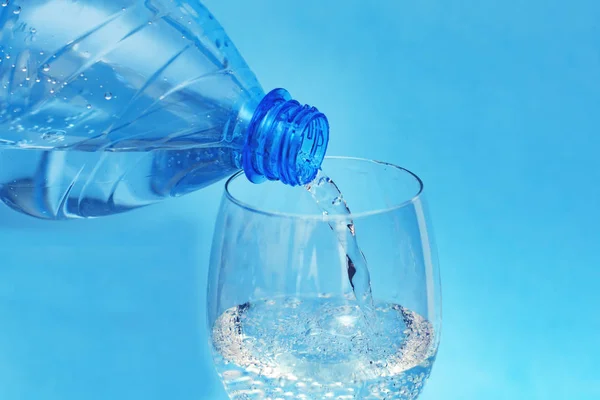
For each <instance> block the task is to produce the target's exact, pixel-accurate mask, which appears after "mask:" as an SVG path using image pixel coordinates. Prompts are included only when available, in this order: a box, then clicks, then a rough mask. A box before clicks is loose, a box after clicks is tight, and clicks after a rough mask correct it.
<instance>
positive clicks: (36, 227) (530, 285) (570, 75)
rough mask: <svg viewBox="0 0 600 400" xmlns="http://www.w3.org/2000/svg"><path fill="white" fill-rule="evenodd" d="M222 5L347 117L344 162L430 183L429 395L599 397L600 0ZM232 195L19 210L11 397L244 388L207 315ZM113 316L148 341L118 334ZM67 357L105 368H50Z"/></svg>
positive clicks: (6, 389) (8, 282) (341, 133)
mask: <svg viewBox="0 0 600 400" xmlns="http://www.w3.org/2000/svg"><path fill="white" fill-rule="evenodd" d="M204 3H205V5H206V6H207V7H208V8H210V9H211V10H212V11H213V12H214V14H215V15H216V17H217V19H219V20H220V22H221V23H222V24H223V26H224V27H225V28H226V30H227V31H228V33H229V35H230V37H231V38H232V40H233V42H234V43H235V44H236V45H237V47H238V48H239V50H240V52H241V53H242V55H244V57H245V58H246V60H247V62H248V64H249V65H250V66H251V67H252V68H253V70H254V71H255V72H256V74H257V76H258V77H259V79H260V81H261V83H262V84H263V86H264V88H265V89H266V90H269V89H271V88H274V87H285V88H287V89H288V90H289V91H290V92H291V93H292V95H293V96H294V97H296V98H297V99H299V100H300V101H303V102H307V103H311V104H314V105H315V106H317V107H319V109H321V110H322V111H323V112H325V113H326V114H327V116H328V117H329V120H330V123H331V127H332V131H331V142H330V148H329V154H330V155H352V156H360V157H367V158H374V159H380V160H385V161H389V162H393V163H397V164H400V165H402V166H404V167H407V168H409V169H411V170H413V171H415V172H416V173H418V174H419V175H420V176H421V177H422V178H423V180H424V181H425V185H426V193H427V196H428V199H429V204H430V208H431V214H432V217H433V223H434V226H435V230H436V236H437V244H438V249H439V258H440V263H441V268H442V281H443V292H444V332H443V337H442V344H441V348H440V353H439V358H438V361H437V364H436V366H435V367H434V371H433V374H432V377H431V379H430V381H429V383H428V384H427V387H426V390H425V393H424V395H423V397H422V399H423V400H439V399H444V400H454V399H456V400H462V399H465V400H469V399H473V400H480V399H486V400H494V399H528V400H529V399H532V400H533V399H541V400H553V399H569V400H586V399H598V398H600V377H599V374H598V367H597V362H596V360H597V358H598V356H600V345H599V341H600V334H599V332H600V317H599V316H598V310H597V305H598V304H600V289H599V288H598V284H599V283H600V269H599V268H598V267H599V266H600V257H599V256H598V250H597V249H598V247H599V245H600V233H599V231H598V225H599V223H600V211H599V209H598V208H599V206H600V185H599V183H600V160H599V158H598V153H599V150H600V139H599V135H598V127H599V126H600V124H599V123H600V121H599V120H600V111H599V110H600V22H599V21H600V3H599V2H597V1H570V2H565V1H555V0H545V1H538V0H535V1H534V0H530V1H519V2H517V1H502V2H500V1H476V0H471V1H458V2H457V1H455V2H447V1H438V0H422V1H413V2H406V1H404V2H401V1H396V0H387V1H383V0H381V1H372V2H365V1H358V0H346V1H343V2H342V1H323V0H304V1H302V2H290V1H279V0H252V1H222V0H204ZM221 193H222V184H221V183H219V184H217V185H213V186H212V187H210V188H208V189H205V190H203V191H201V192H198V193H194V194H192V195H189V196H187V197H184V198H181V199H177V200H172V201H168V202H166V203H164V204H160V205H157V206H153V207H150V208H148V209H145V210H139V211H135V212H131V213H129V214H128V215H123V216H118V217H115V218H109V219H106V220H102V221H101V220H98V221H91V222H90V221H82V222H83V223H84V224H80V223H78V222H77V223H76V225H74V226H66V225H52V227H50V226H49V225H47V224H45V223H40V222H38V221H31V220H30V219H28V218H26V217H21V216H17V215H15V214H14V213H12V212H11V211H9V210H7V209H4V208H3V209H2V211H1V212H0V217H1V220H0V238H1V240H2V241H3V243H5V246H4V249H3V253H4V260H3V267H2V270H1V272H0V275H1V276H0V297H2V298H4V299H9V300H8V301H6V302H4V303H3V304H2V305H1V306H0V317H2V318H3V319H4V320H5V321H9V322H10V323H9V325H8V326H4V327H2V330H3V331H4V333H3V334H2V335H0V336H1V340H3V341H4V343H2V346H0V350H1V351H2V354H0V360H2V359H3V360H5V362H6V363H3V362H1V361H0V372H1V373H0V376H2V377H4V378H5V382H0V387H2V388H3V389H2V393H3V394H4V398H6V399H7V400H11V399H17V398H26V399H29V398H36V395H35V394H36V393H38V394H40V395H38V396H37V398H46V399H53V398H54V397H52V393H59V392H60V388H61V387H63V385H64V387H67V386H69V387H71V388H72V391H73V393H74V397H73V398H87V399H92V398H95V397H93V394H90V392H93V391H92V389H94V388H95V390H98V391H99V392H98V393H100V392H102V390H106V391H107V392H106V393H108V392H110V391H111V390H112V392H110V393H119V394H120V397H121V398H145V399H164V398H172V399H186V398H200V399H225V398H226V397H225V395H224V394H223V391H222V389H221V388H220V383H219V382H218V380H217V378H216V375H215V373H214V372H213V369H212V366H211V364H210V358H209V355H208V353H207V349H208V347H207V344H206V336H205V329H206V327H205V322H204V314H203V313H204V306H205V304H204V301H205V300H204V290H205V275H206V272H207V267H208V256H209V251H210V244H211V235H212V231H213V226H214V220H215V217H216V213H217V209H218V204H219V200H220V195H221ZM123 229H125V231H124V232H125V233H122V232H121V231H120V230H123ZM118 232H121V233H118ZM65 237H70V239H69V242H68V243H70V244H71V245H69V246H65V245H64V243H65V241H64V238H65ZM125 243H126V244H125ZM7 254H8V255H7ZM84 259H85V260H87V261H86V263H84V264H82V263H81V260H84ZM77 260H79V264H80V265H77V266H75V265H72V263H74V262H75V261H77ZM128 267H130V268H128ZM61 274H62V275H61ZM61 276H62V278H61ZM90 276H91V277H92V278H93V279H90ZM81 285H84V286H85V287H84V288H83V289H81V287H82V286H81ZM74 299H77V302H74ZM42 304H43V305H44V307H47V309H44V310H42V311H40V307H41V306H40V305H42ZM124 305H126V306H124ZM110 307H115V309H118V310H125V311H123V318H124V320H127V321H130V320H128V319H127V318H131V321H133V322H132V328H131V330H130V332H131V336H130V337H125V338H124V337H123V336H122V335H117V333H116V332H111V330H110V329H108V330H106V328H103V327H105V326H106V324H105V323H106V322H107V321H108V320H106V319H102V318H107V319H108V318H109V317H108V316H106V315H104V314H102V313H101V312H100V311H98V310H105V309H109V310H110V309H111V308H110ZM65 308H67V309H70V310H71V313H69V312H66V313H65V312H64V309H65ZM57 310H61V311H57ZM90 310H91V311H90ZM94 310H96V311H95V312H94ZM128 312H129V313H130V314H127V313H128ZM86 313H87V314H89V315H90V317H89V318H90V321H86V324H85V326H86V329H90V331H89V332H88V333H87V336H86V337H88V338H89V339H88V340H89V341H88V342H83V343H80V342H78V343H77V345H78V346H80V347H77V346H75V345H73V340H75V339H78V340H81V336H77V335H74V336H73V338H71V337H70V336H69V332H72V331H73V330H76V329H77V328H76V327H77V326H81V322H82V319H83V320H85V316H82V315H86ZM92 316H93V317H92ZM94 323H97V329H94ZM140 333H143V335H140ZM113 334H114V335H115V336H111V335H113ZM31 343H37V346H42V347H40V348H35V345H32V344H31ZM28 346H29V347H28ZM31 346H34V347H33V348H32V347H31ZM111 346H112V347H113V348H119V351H120V352H121V353H120V354H116V355H115V354H107V353H106V348H111ZM44 354H49V355H48V356H47V357H46V356H45V355H44ZM49 359H53V360H56V359H59V360H60V362H61V363H63V364H60V363H59V364H56V363H54V364H48V363H47V360H49ZM15 360H19V363H21V368H20V369H18V370H15V369H14V368H13V369H11V368H9V366H10V365H11V363H13V364H14V363H15V362H16V361H15ZM90 360H94V362H93V363H91V362H90ZM90 363H91V364H90ZM67 366H69V367H70V368H72V369H73V370H76V367H78V366H79V367H81V368H83V369H86V368H87V369H88V370H94V371H96V372H95V377H96V379H97V381H85V380H83V381H80V380H77V379H76V378H75V377H73V376H67V374H65V375H64V376H63V375H61V374H56V373H55V374H54V376H55V379H54V380H53V381H52V382H43V379H41V380H40V377H43V376H45V375H44V371H49V370H53V371H54V372H56V370H57V369H58V370H60V369H61V368H66V367H67ZM65 370H66V369H65ZM148 377H150V379H149V378H148ZM28 380H30V381H31V382H35V383H31V384H30V387H32V388H33V387H35V388H36V389H35V390H34V389H31V391H29V392H27V395H29V396H31V397H27V396H25V395H23V394H21V397H19V396H20V395H19V390H20V389H19V388H20V387H23V384H24V383H26V382H27V381H28ZM77 385H80V386H79V389H77V388H78V386H77ZM94 385H95V386H94ZM77 390H80V392H81V393H80V394H81V396H79V397H77V396H75V392H77ZM36 391H37V392H36ZM40 396H41V397H40ZM56 398H60V397H56ZM98 398H103V397H98ZM113 398H119V397H113Z"/></svg>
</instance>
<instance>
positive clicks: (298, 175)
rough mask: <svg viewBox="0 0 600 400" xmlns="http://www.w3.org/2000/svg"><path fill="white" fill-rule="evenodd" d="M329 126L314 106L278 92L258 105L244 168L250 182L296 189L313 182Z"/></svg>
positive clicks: (247, 134) (246, 150) (250, 131)
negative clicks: (275, 184) (276, 184)
mask: <svg viewBox="0 0 600 400" xmlns="http://www.w3.org/2000/svg"><path fill="white" fill-rule="evenodd" d="M328 141H329V124H328V122H327V118H326V117H325V115H324V114H322V113H320V112H319V110H317V109H316V108H314V107H311V106H308V105H304V106H303V105H301V104H300V103H298V102H297V101H296V100H292V98H291V96H290V94H289V93H288V92H287V91H286V90H285V89H275V90H273V91H271V92H270V93H269V94H267V95H266V96H265V97H264V98H263V99H262V101H261V102H260V104H259V105H258V106H257V108H256V110H255V111H254V114H253V116H252V120H251V122H250V124H249V125H248V129H247V133H246V140H245V143H244V149H243V152H242V167H243V169H244V172H245V173H246V176H247V177H248V179H249V180H250V181H251V182H254V183H260V182H263V181H264V180H267V179H268V180H279V181H281V182H283V183H285V184H286V185H290V186H297V185H304V184H306V183H309V182H311V181H312V180H313V179H314V177H315V176H316V174H317V171H318V170H319V168H320V167H321V163H322V162H323V158H324V157H325V151H326V150H327V143H328Z"/></svg>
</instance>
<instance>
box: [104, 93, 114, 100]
mask: <svg viewBox="0 0 600 400" xmlns="http://www.w3.org/2000/svg"><path fill="white" fill-rule="evenodd" d="M104 98H105V99H106V100H110V99H112V98H113V95H112V93H111V92H106V93H104Z"/></svg>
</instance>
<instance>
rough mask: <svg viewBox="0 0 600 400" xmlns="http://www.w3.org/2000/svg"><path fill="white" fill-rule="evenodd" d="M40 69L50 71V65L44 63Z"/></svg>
mask: <svg viewBox="0 0 600 400" xmlns="http://www.w3.org/2000/svg"><path fill="white" fill-rule="evenodd" d="M42 69H43V70H44V72H48V71H50V65H48V64H44V66H43V67H42Z"/></svg>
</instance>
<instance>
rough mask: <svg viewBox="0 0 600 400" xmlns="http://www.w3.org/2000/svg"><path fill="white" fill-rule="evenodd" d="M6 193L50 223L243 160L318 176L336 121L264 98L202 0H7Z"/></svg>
mask: <svg viewBox="0 0 600 400" xmlns="http://www.w3.org/2000/svg"><path fill="white" fill-rule="evenodd" d="M0 60H1V61H0V199H1V200H2V202H4V203H5V204H7V205H8V206H10V207H11V208H13V209H15V210H17V211H20V212H22V213H25V214H28V215H31V216H34V217H38V218H44V219H69V218H85V217H98V216H103V215H111V214H115V213H119V212H123V211H126V210H130V209H134V208H138V207H141V206H145V205H148V204H151V203H155V202H158V201H161V200H163V199H165V198H167V197H171V196H179V195H183V194H186V193H189V192H191V191H195V190H198V189H200V188H202V187H205V186H206V185H209V184H211V183H213V182H216V181H218V180H220V179H222V178H224V177H225V176H227V175H230V174H232V173H233V172H235V171H237V170H240V169H243V170H244V171H245V173H246V176H247V177H248V179H250V180H251V181H253V182H257V183H258V182H260V181H262V180H265V179H269V180H279V181H281V182H283V183H285V184H288V185H299V184H304V183H307V182H309V181H310V180H311V179H312V178H313V177H314V176H315V175H316V172H317V170H318V168H319V167H320V164H321V161H322V159H323V157H324V155H325V151H326V147H327V142H328V135H329V132H328V123H327V120H326V118H325V116H324V115H323V114H322V113H320V112H319V111H318V110H317V109H316V108H314V107H310V106H303V105H301V104H300V103H298V102H297V101H295V100H292V99H291V97H290V95H289V94H288V92H287V91H285V90H284V89H276V90H274V91H271V92H270V93H269V94H267V95H265V92H264V91H263V89H262V88H261V86H260V85H259V83H258V81H257V80H256V78H255V76H254V74H253V73H252V72H251V71H250V69H249V68H248V66H247V65H246V63H245V62H244V60H243V59H242V57H241V56H240V55H239V53H238V51H237V50H236V48H235V47H234V45H233V44H232V43H231V41H230V39H229V38H228V37H227V35H226V34H225V32H224V30H223V29H222V27H221V26H220V25H219V23H218V22H217V21H216V20H215V18H214V17H213V16H212V15H211V13H210V12H209V11H208V10H207V9H206V8H205V7H204V6H202V5H201V4H200V3H199V2H198V1H189V2H186V1H182V0H121V1H100V0H27V1H25V0H21V1H19V0H10V1H9V0H4V1H3V2H2V7H0Z"/></svg>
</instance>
